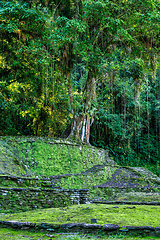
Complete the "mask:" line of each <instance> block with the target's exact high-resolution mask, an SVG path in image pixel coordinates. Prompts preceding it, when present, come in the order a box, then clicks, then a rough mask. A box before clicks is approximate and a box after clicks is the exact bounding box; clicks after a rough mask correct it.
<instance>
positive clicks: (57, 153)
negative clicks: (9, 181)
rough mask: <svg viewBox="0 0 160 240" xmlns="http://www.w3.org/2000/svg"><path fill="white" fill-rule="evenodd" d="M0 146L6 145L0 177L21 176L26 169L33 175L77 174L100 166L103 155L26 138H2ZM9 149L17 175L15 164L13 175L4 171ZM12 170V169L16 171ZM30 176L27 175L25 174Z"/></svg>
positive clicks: (52, 140)
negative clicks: (97, 165) (6, 174)
mask: <svg viewBox="0 0 160 240" xmlns="http://www.w3.org/2000/svg"><path fill="white" fill-rule="evenodd" d="M0 140H1V145H2V146H3V149H4V145H6V148H5V150H4V154H3V153H2V154H0V158H1V162H0V169H3V171H1V172H2V173H11V174H15V175H16V174H18V175H21V174H22V172H23V173H24V169H25V170H26V171H25V172H27V170H28V169H29V170H30V171H31V172H32V174H33V175H44V176H51V175H58V174H69V173H80V172H83V171H86V170H87V169H88V168H91V167H93V166H94V165H96V164H104V162H105V159H104V156H103V155H104V152H103V150H98V149H96V148H93V147H87V146H86V145H80V146H78V145H77V144H76V143H72V142H68V144H66V141H63V140H60V141H56V140H54V139H47V138H29V137H28V138H27V137H16V138H15V137H6V138H3V137H1V138H0ZM7 149H10V152H11V153H10V154H11V157H10V159H9V161H11V159H13V158H14V159H16V160H18V161H19V163H21V164H22V166H23V168H24V169H23V170H22V171H20V169H19V165H18V164H17V165H16V167H17V169H16V171H14V172H13V171H10V169H9V166H8V165H7V166H6V168H5V169H4V161H2V160H3V158H4V157H5V158H8V154H9V152H8V151H7ZM16 167H15V168H16ZM28 173H30V172H28Z"/></svg>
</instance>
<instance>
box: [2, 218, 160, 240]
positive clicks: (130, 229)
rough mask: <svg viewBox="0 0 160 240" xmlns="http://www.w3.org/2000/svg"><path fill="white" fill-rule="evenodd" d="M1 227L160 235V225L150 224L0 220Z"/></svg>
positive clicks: (48, 230) (49, 230)
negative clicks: (125, 224) (54, 222)
mask: <svg viewBox="0 0 160 240" xmlns="http://www.w3.org/2000/svg"><path fill="white" fill-rule="evenodd" d="M0 226H1V227H11V228H16V229H24V230H31V229H35V230H41V231H45V232H46V231H47V232H55V233H56V232H70V231H72V232H77V231H81V232H94V231H100V232H101V231H103V232H105V233H106V234H110V233H122V232H123V233H126V234H127V233H135V234H141V235H147V236H149V235H150V236H157V237H159V236H160V227H150V226H123V227H120V226H119V225H117V224H104V225H103V226H102V225H100V224H86V223H67V224H61V225H55V224H50V223H40V224H37V223H30V222H18V221H0Z"/></svg>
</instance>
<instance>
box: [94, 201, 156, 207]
mask: <svg viewBox="0 0 160 240" xmlns="http://www.w3.org/2000/svg"><path fill="white" fill-rule="evenodd" d="M90 203H98V204H120V205H123V204H124V205H125V204H127V205H154V206H157V205H160V202H131V201H107V200H100V201H96V200H92V201H90Z"/></svg>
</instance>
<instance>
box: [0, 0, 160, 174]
mask: <svg viewBox="0 0 160 240" xmlns="http://www.w3.org/2000/svg"><path fill="white" fill-rule="evenodd" d="M159 11H160V2H159V1H158V0H144V1H141V0H134V1H133V0H61V1H58V0H12V1H9V0H8V1H7V0H2V1H0V35H1V37H0V135H3V136H7V135H36V136H49V137H69V138H73V139H81V141H85V142H87V143H90V144H92V145H94V146H97V147H102V148H106V149H109V150H110V154H111V155H113V156H114V159H115V160H116V161H117V162H118V163H119V164H122V165H131V166H146V167H148V168H150V169H151V170H152V171H154V172H156V173H158V172H159V171H160V166H159V159H160V66H159V47H160V38H159V36H160V14H159Z"/></svg>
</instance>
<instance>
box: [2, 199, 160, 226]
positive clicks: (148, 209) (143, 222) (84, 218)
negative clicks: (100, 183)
mask: <svg viewBox="0 0 160 240" xmlns="http://www.w3.org/2000/svg"><path fill="white" fill-rule="evenodd" d="M114 207H115V206H113V205H106V204H82V205H72V206H70V207H64V208H50V209H43V210H33V211H28V212H23V213H15V214H7V215H1V216H0V220H6V221H7V220H16V221H19V222H33V223H37V224H38V223H42V222H43V223H52V224H55V225H57V224H64V223H70V222H77V223H81V222H84V223H91V218H96V219H97V224H101V225H103V224H108V223H110V224H119V225H120V226H121V227H122V226H127V225H132V226H152V227H156V226H160V214H159V212H160V207H159V206H145V205H141V206H139V205H137V206H135V208H133V206H131V205H119V206H116V208H114ZM68 218H69V219H70V221H67V219H68Z"/></svg>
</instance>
